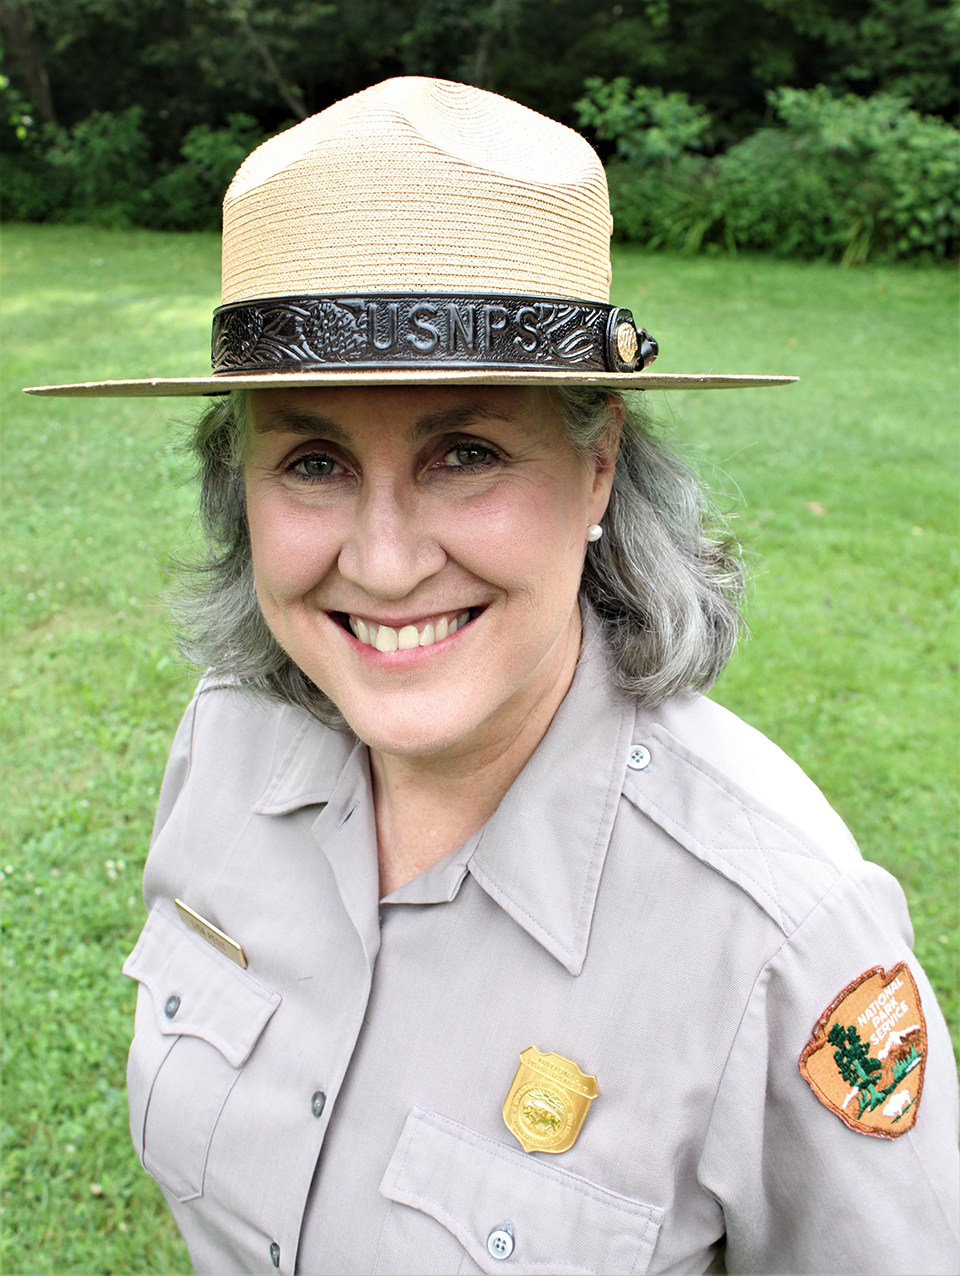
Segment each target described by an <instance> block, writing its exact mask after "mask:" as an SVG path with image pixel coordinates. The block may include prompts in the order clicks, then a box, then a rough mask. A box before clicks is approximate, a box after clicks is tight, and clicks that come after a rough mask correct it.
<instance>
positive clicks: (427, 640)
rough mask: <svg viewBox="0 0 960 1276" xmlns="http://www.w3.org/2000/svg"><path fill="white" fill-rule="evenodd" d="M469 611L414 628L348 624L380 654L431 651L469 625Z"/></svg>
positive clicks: (360, 621) (354, 619) (355, 620)
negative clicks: (430, 648) (435, 644)
mask: <svg viewBox="0 0 960 1276" xmlns="http://www.w3.org/2000/svg"><path fill="white" fill-rule="evenodd" d="M470 620H471V614H470V612H469V611H461V612H456V613H453V612H448V613H447V614H446V615H440V616H432V617H430V619H428V620H420V621H417V622H416V623H415V624H409V625H400V626H397V627H396V628H395V627H394V626H393V625H380V624H377V623H376V621H373V620H367V619H365V618H364V617H363V616H349V617H348V618H347V623H348V624H349V626H350V632H351V633H352V634H353V636H354V637H355V638H356V639H357V640H358V641H359V642H362V643H365V644H366V646H368V647H375V648H376V650H377V651H412V650H413V649H414V648H415V647H432V646H433V644H434V643H436V642H443V640H444V638H452V637H453V635H454V634H455V633H456V632H457V630H458V629H462V628H463V627H464V625H467V624H469V623H470Z"/></svg>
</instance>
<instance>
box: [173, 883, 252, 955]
mask: <svg viewBox="0 0 960 1276" xmlns="http://www.w3.org/2000/svg"><path fill="white" fill-rule="evenodd" d="M173 902H174V903H175V904H176V906H177V912H178V913H179V914H180V920H181V921H182V922H183V923H184V925H186V926H189V927H190V929H191V930H192V931H194V932H195V933H196V934H198V935H199V936H200V938H201V939H205V940H206V941H207V943H208V944H213V946H214V948H215V949H216V950H217V952H218V953H223V955H224V957H229V958H230V960H231V961H235V962H236V963H237V965H238V966H242V967H243V969H244V970H246V968H247V958H246V954H245V953H244V951H243V949H242V948H241V947H240V945H239V944H238V943H237V941H236V940H235V939H231V938H230V936H229V935H225V934H224V933H223V931H222V930H218V929H217V927H216V926H214V924H213V923H212V922H208V921H207V919H206V918H205V917H201V916H200V914H199V913H195V912H194V911H193V909H192V908H188V907H187V905H186V904H185V903H184V902H183V900H180V899H175V900H174V901H173Z"/></svg>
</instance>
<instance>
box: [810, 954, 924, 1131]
mask: <svg viewBox="0 0 960 1276" xmlns="http://www.w3.org/2000/svg"><path fill="white" fill-rule="evenodd" d="M926 1059H927V1024H926V1020H925V1019H924V1017H923V1009H922V1008H921V1005H920V994H919V992H918V991H917V985H916V984H915V983H914V981H913V975H911V973H910V971H909V969H908V967H907V964H906V962H900V963H899V964H898V965H896V966H894V968H893V970H892V971H891V972H890V974H889V975H888V974H885V973H884V970H883V967H882V966H874V967H873V968H872V969H870V970H865V971H864V972H863V974H862V975H859V976H858V977H857V978H856V979H855V980H854V981H853V983H851V984H848V985H847V986H846V988H844V990H843V992H841V993H840V995H839V996H838V997H836V998H835V999H834V1001H832V1002H831V1003H830V1005H829V1006H828V1007H827V1009H826V1010H825V1011H824V1012H823V1014H822V1015H821V1016H820V1019H819V1020H818V1022H817V1026H816V1028H815V1029H814V1032H813V1036H812V1037H811V1038H810V1040H809V1041H808V1042H807V1044H806V1045H805V1046H804V1048H803V1053H802V1054H801V1056H800V1074H801V1076H802V1077H803V1079H804V1080H805V1081H806V1082H807V1084H808V1085H809V1086H810V1089H811V1090H812V1091H813V1093H814V1094H815V1095H816V1096H817V1098H818V1099H819V1100H820V1102H821V1103H822V1104H823V1105H824V1107H827V1108H829V1109H830V1111H831V1112H835V1113H836V1114H837V1116H838V1117H839V1118H840V1120H841V1121H842V1122H843V1123H844V1125H848V1126H849V1127H850V1129H851V1130H856V1131H857V1132H858V1133H860V1134H871V1135H873V1137H874V1138H878V1139H897V1138H899V1137H900V1135H901V1134H906V1132H907V1130H909V1129H911V1128H912V1126H913V1124H914V1122H915V1121H916V1119H917V1110H918V1108H919V1107H920V1092H921V1090H922V1089H923V1070H924V1067H925V1066H926Z"/></svg>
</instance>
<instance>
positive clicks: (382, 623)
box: [327, 603, 487, 666]
mask: <svg viewBox="0 0 960 1276" xmlns="http://www.w3.org/2000/svg"><path fill="white" fill-rule="evenodd" d="M486 609H487V604H486V603H483V604H480V605H479V606H474V607H468V606H462V607H459V608H438V609H437V610H436V611H426V612H420V613H418V614H417V615H416V616H411V617H397V616H396V615H394V616H392V617H390V618H387V617H386V616H384V617H382V618H379V617H375V616H371V615H369V614H367V613H364V612H343V611H329V612H328V613H327V614H328V616H329V617H330V619H331V620H332V621H333V622H334V624H335V625H336V627H337V628H338V629H339V630H340V631H341V633H342V634H343V635H344V636H345V637H346V639H347V641H348V642H349V644H350V645H351V646H352V647H353V648H354V649H355V650H358V651H362V652H363V653H364V655H365V656H366V657H367V658H368V659H372V660H376V661H377V663H378V664H380V663H388V664H390V665H392V666H395V665H396V664H397V663H398V662H403V663H404V664H409V663H410V661H417V660H423V659H429V657H430V656H431V654H433V653H434V652H437V651H446V650H448V649H449V647H450V644H451V643H452V642H454V641H455V640H456V639H457V638H459V637H460V635H461V633H463V632H465V631H466V630H467V629H470V628H472V626H473V624H474V623H475V621H477V620H478V619H479V618H480V616H481V615H482V614H483V613H484V612H485V611H486ZM464 613H469V617H470V618H469V620H467V621H466V622H464V623H463V624H462V625H458V626H457V629H456V630H455V632H453V633H451V634H447V635H446V636H445V637H443V638H433V637H432V634H433V632H434V626H435V623H436V622H437V621H438V620H439V619H443V620H445V621H446V620H448V619H450V618H454V617H457V616H462V615H463V614H464ZM357 618H359V619H361V620H362V621H364V622H366V624H367V625H372V626H375V627H376V628H377V629H379V628H381V627H387V628H389V629H391V630H393V632H394V634H395V635H399V634H400V631H401V630H403V629H406V628H408V627H413V628H415V629H417V630H418V632H420V633H421V634H422V631H423V630H424V628H425V627H428V628H429V629H430V631H431V639H430V641H429V642H428V643H427V644H426V645H421V644H420V643H418V644H417V645H416V646H414V647H406V648H404V647H402V646H401V647H400V648H399V649H396V650H389V649H387V650H383V649H380V648H378V647H377V646H375V645H373V643H371V642H364V641H363V640H362V639H361V638H360V637H358V636H357V635H356V634H355V633H354V630H353V625H352V623H351V622H352V620H354V619H357Z"/></svg>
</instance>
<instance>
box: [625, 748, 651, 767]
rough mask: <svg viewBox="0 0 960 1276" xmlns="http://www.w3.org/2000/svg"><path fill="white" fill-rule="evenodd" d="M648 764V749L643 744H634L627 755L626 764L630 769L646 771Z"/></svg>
mask: <svg viewBox="0 0 960 1276" xmlns="http://www.w3.org/2000/svg"><path fill="white" fill-rule="evenodd" d="M649 765H650V750H649V749H648V748H647V746H646V745H645V744H635V745H633V747H632V748H631V749H630V753H629V754H628V756H627V766H628V767H629V768H630V770H631V771H646V769H647V767H649Z"/></svg>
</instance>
